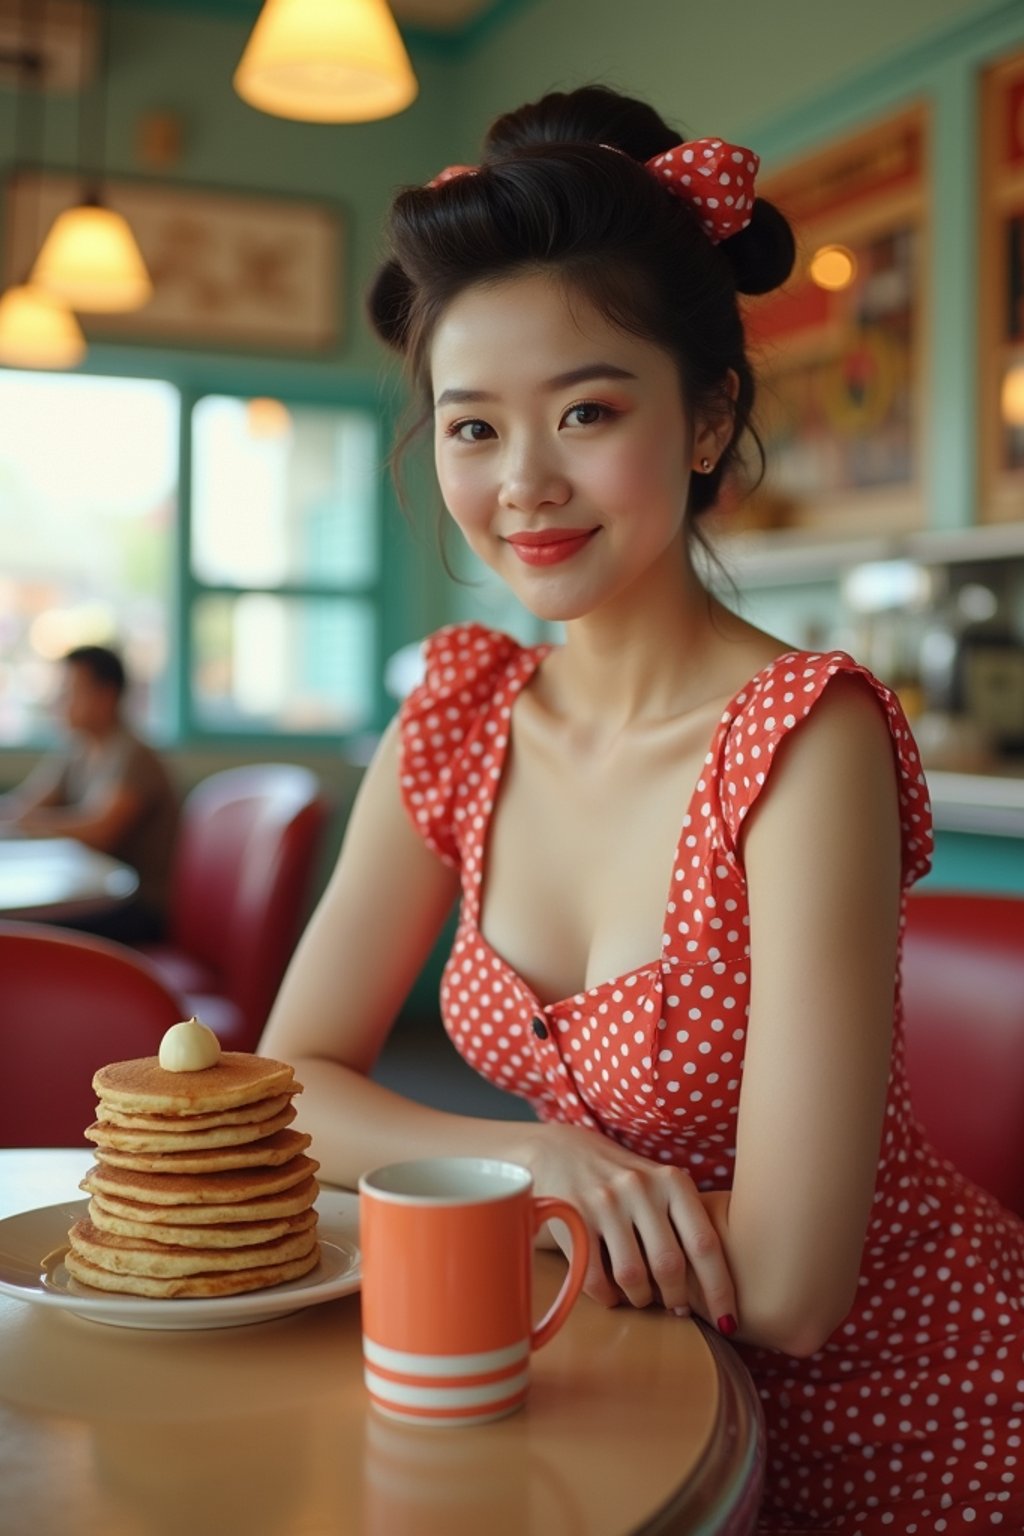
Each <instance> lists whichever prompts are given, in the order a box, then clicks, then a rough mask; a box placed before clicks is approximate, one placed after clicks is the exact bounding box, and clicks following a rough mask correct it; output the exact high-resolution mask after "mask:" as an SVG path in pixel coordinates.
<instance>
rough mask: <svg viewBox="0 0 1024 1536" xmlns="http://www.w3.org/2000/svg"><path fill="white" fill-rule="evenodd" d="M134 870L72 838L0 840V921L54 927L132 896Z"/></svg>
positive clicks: (134, 877)
mask: <svg viewBox="0 0 1024 1536" xmlns="http://www.w3.org/2000/svg"><path fill="white" fill-rule="evenodd" d="M138 886H139V877H138V875H137V874H136V873H135V871H134V869H131V868H129V866H128V865H127V864H121V863H120V862H119V861H118V860H117V859H112V858H110V857H109V855H108V854H105V853H99V852H98V851H97V850H96V849H95V848H87V847H86V846H85V844H84V843H79V842H77V841H76V840H75V839H74V838H73V837H0V917H10V918H19V919H21V918H24V919H26V920H29V921H39V922H60V921H62V920H64V921H66V920H67V919H69V918H78V917H86V916H88V915H90V914H91V913H94V912H104V911H107V910H108V909H109V908H111V907H116V906H118V905H119V904H120V903H121V902H122V901H127V900H128V898H129V897H130V896H134V894H135V892H136V891H137V890H138Z"/></svg>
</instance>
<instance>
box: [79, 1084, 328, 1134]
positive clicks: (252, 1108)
mask: <svg viewBox="0 0 1024 1536" xmlns="http://www.w3.org/2000/svg"><path fill="white" fill-rule="evenodd" d="M298 1091H299V1086H298V1084H297V1083H296V1084H295V1092H298ZM291 1101H292V1096H291V1094H290V1093H276V1094H274V1095H273V1096H272V1097H271V1098H269V1099H257V1100H256V1102H255V1103H253V1104H243V1105H242V1106H241V1107H240V1108H239V1109H215V1110H211V1111H210V1112H209V1113H208V1114H202V1113H201V1114H195V1115H186V1114H179V1115H133V1114H129V1113H127V1112H126V1111H124V1110H122V1109H114V1108H113V1107H112V1106H111V1105H110V1104H107V1103H104V1101H103V1100H102V1099H101V1100H100V1102H99V1103H98V1104H97V1105H96V1119H97V1120H98V1121H99V1122H100V1124H101V1125H120V1126H124V1128H125V1129H126V1130H132V1131H172V1132H177V1131H187V1132H191V1131H212V1130H216V1129H217V1127H218V1126H221V1125H251V1124H254V1123H256V1122H257V1121H260V1120H270V1119H272V1118H273V1116H274V1115H279V1114H280V1113H281V1111H282V1109H287V1108H288V1105H289V1104H290V1103H291Z"/></svg>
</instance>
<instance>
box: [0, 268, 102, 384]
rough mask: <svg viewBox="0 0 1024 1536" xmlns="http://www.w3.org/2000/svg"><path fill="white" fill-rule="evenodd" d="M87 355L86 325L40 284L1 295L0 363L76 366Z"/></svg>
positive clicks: (25, 285) (16, 366)
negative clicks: (83, 329) (83, 331)
mask: <svg viewBox="0 0 1024 1536" xmlns="http://www.w3.org/2000/svg"><path fill="white" fill-rule="evenodd" d="M84 356H85V337H84V336H83V335H82V327H81V326H80V325H79V323H78V321H77V320H76V319H75V316H74V314H73V313H72V311H71V310H70V309H69V308H68V306H67V305H66V304H64V303H62V301H61V300H60V299H57V298H54V297H53V295H52V294H49V293H47V292H46V289H45V288H40V287H39V285H38V283H17V284H15V286H14V287H13V288H8V289H7V290H6V292H5V293H3V294H0V363H3V364H4V365H5V366H6V367H8V368H74V367H75V365H76V363H80V362H81V361H82V358H83V357H84Z"/></svg>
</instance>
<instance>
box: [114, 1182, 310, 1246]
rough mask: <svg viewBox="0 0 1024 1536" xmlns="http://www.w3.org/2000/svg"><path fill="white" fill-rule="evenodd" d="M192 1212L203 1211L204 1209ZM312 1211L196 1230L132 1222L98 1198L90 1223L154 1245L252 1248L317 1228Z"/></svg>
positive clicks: (210, 1224) (207, 1225) (205, 1225)
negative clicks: (109, 1208)
mask: <svg viewBox="0 0 1024 1536" xmlns="http://www.w3.org/2000/svg"><path fill="white" fill-rule="evenodd" d="M191 1209H192V1210H193V1211H194V1210H202V1206H198V1207H197V1206H192V1207H191ZM316 1219H317V1217H316V1211H314V1210H313V1209H312V1208H310V1209H308V1210H305V1211H299V1212H298V1213H297V1214H296V1215H294V1216H280V1217H278V1218H277V1219H276V1220H275V1219H271V1220H269V1221H213V1222H206V1223H203V1224H201V1225H196V1226H177V1225H173V1224H168V1223H165V1222H159V1221H133V1220H132V1219H131V1218H130V1217H127V1216H121V1215H119V1214H118V1213H117V1212H112V1211H108V1210H106V1209H105V1208H104V1207H103V1206H102V1205H101V1204H100V1203H99V1199H98V1197H97V1196H96V1195H93V1197H92V1199H91V1200H90V1201H89V1220H90V1221H91V1222H92V1224H93V1226H94V1227H96V1228H97V1229H98V1230H99V1231H100V1232H111V1233H114V1234H116V1235H117V1236H118V1237H144V1238H148V1239H149V1241H150V1242H154V1243H177V1244H180V1245H181V1246H182V1247H184V1248H252V1247H255V1246H256V1245H258V1244H259V1243H269V1242H272V1241H273V1240H274V1238H277V1237H290V1236H293V1235H294V1234H295V1233H297V1232H308V1231H309V1229H310V1228H311V1227H314V1226H315V1225H316Z"/></svg>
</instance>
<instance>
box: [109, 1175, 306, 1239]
mask: <svg viewBox="0 0 1024 1536" xmlns="http://www.w3.org/2000/svg"><path fill="white" fill-rule="evenodd" d="M307 1161H308V1159H307ZM311 1166H312V1167H314V1168H315V1167H316V1164H315V1163H313V1164H312V1165H311ZM140 1177H142V1175H140ZM81 1187H82V1188H83V1189H85V1188H86V1187H87V1186H86V1185H85V1184H84V1183H83V1184H82V1186H81ZM318 1193H319V1185H318V1184H317V1182H316V1180H315V1179H314V1178H307V1179H303V1181H302V1183H301V1184H295V1185H293V1186H292V1188H291V1189H284V1190H282V1191H281V1192H280V1194H276V1195H258V1196H257V1197H256V1198H255V1199H252V1200H238V1201H236V1202H235V1204H234V1205H150V1204H147V1203H145V1202H143V1201H141V1200H122V1199H119V1198H118V1197H117V1196H116V1195H110V1194H98V1193H95V1194H93V1196H92V1200H91V1203H90V1210H91V1208H92V1206H93V1205H96V1206H98V1207H99V1209H100V1210H102V1211H104V1212H105V1213H106V1214H107V1215H109V1216H120V1217H123V1218H124V1220H126V1221H130V1222H135V1223H138V1224H139V1225H140V1226H145V1225H146V1224H147V1223H153V1222H155V1223H157V1224H158V1225H159V1224H163V1225H165V1226H172V1227H173V1226H184V1227H193V1226H201V1225H202V1226H205V1225H209V1226H216V1225H217V1224H219V1223H222V1222H229V1223H237V1222H262V1221H277V1220H281V1219H282V1218H285V1217H288V1216H295V1215H299V1214H301V1213H302V1212H303V1211H307V1210H309V1208H310V1207H311V1206H312V1205H313V1203H314V1201H315V1200H316V1197H317V1195H318ZM99 1225H100V1223H99V1222H97V1226H99ZM115 1230H116V1229H115Z"/></svg>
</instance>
